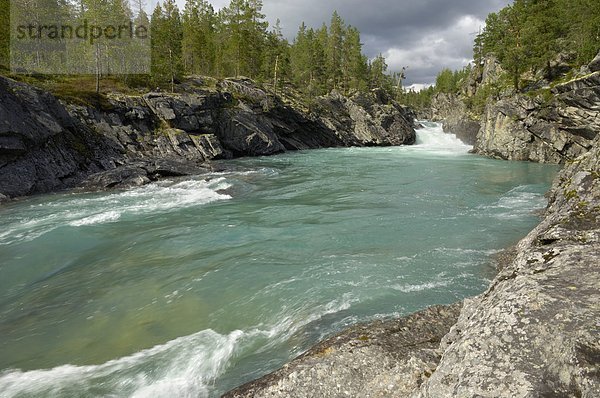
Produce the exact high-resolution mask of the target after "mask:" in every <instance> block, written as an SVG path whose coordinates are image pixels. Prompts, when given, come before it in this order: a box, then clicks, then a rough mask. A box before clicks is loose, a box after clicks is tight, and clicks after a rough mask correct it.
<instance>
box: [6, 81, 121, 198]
mask: <svg viewBox="0 0 600 398" xmlns="http://www.w3.org/2000/svg"><path fill="white" fill-rule="evenodd" d="M103 154H105V155H106V156H114V157H118V153H116V152H115V151H113V150H112V148H111V147H110V146H108V145H106V143H105V142H104V140H103V139H102V138H101V137H99V136H98V135H97V134H94V132H93V131H92V130H90V129H89V128H87V127H86V126H85V125H83V124H82V123H81V122H79V121H78V120H77V119H75V118H73V117H71V115H69V113H68V112H67V111H66V109H65V108H64V107H63V106H62V104H60V103H59V102H58V101H57V100H56V98H54V97H53V96H52V95H50V94H48V93H45V92H43V91H41V90H38V89H35V88H33V87H31V86H29V85H27V84H23V83H17V82H15V81H12V80H9V79H5V78H1V77H0V195H2V196H3V197H15V196H23V195H28V194H32V193H36V192H46V191H49V190H56V189H62V188H65V187H68V186H72V185H74V184H76V183H78V182H79V181H81V179H82V178H83V177H84V176H85V175H87V174H91V173H94V172H96V171H100V170H102V168H103V166H102V164H101V161H100V159H102V156H103Z"/></svg>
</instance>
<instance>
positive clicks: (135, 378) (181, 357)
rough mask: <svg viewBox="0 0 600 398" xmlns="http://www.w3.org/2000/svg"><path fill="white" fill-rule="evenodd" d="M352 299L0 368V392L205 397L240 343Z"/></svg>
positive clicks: (286, 329)
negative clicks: (120, 349) (98, 355)
mask: <svg viewBox="0 0 600 398" xmlns="http://www.w3.org/2000/svg"><path fill="white" fill-rule="evenodd" d="M352 302H353V299H352V297H351V296H349V295H344V297H342V298H341V299H339V300H334V301H331V302H329V303H327V304H324V305H322V306H319V307H317V308H315V309H314V312H313V313H312V314H310V315H309V316H307V317H302V318H300V317H297V318H296V319H294V318H293V316H292V315H289V316H287V317H285V318H283V319H280V320H279V321H278V322H277V323H276V324H274V325H271V326H267V327H265V326H264V325H259V326H257V327H256V328H253V329H250V330H246V331H242V330H234V331H232V332H230V333H227V334H220V333H217V332H215V331H214V330H211V329H207V330H202V331H200V332H198V333H195V334H192V335H189V336H184V337H179V338H177V339H174V340H171V341H169V342H167V343H165V344H161V345H157V346H155V347H153V348H150V349H146V350H142V351H139V352H137V353H135V354H132V355H129V356H126V357H122V358H119V359H114V360H111V361H108V362H105V363H103V364H100V365H87V366H76V365H61V366H57V367H55V368H52V369H42V370H31V371H21V370H7V371H4V372H3V373H0V397H2V398H12V397H17V396H23V395H26V396H44V397H62V396H86V397H99V396H110V397H136V398H163V397H164V398H167V397H169V398H170V397H207V396H210V395H214V381H215V380H216V379H217V378H218V377H219V376H220V375H222V374H223V372H224V371H225V370H226V369H227V367H228V366H229V364H230V363H231V360H232V359H233V358H234V357H235V356H236V355H239V354H240V353H241V352H243V351H244V349H246V350H248V349H251V350H253V351H254V352H260V351H265V350H267V349H268V348H269V347H273V346H275V345H277V344H279V343H283V342H285V341H286V340H288V339H289V338H290V337H291V336H292V335H293V334H294V333H296V332H298V331H299V330H300V329H301V328H302V327H304V326H306V325H308V324H309V323H311V322H313V321H316V320H318V319H320V318H321V317H323V316H325V315H327V314H331V313H336V312H339V311H342V310H345V309H348V308H350V306H351V304H352ZM257 346H258V347H259V348H258V349H257V348H256V347H257ZM252 347H254V348H252Z"/></svg>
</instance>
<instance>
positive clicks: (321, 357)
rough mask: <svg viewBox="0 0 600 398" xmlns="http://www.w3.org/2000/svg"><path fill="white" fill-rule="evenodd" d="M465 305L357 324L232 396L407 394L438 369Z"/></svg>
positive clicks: (229, 395)
mask: <svg viewBox="0 0 600 398" xmlns="http://www.w3.org/2000/svg"><path fill="white" fill-rule="evenodd" d="M460 307H461V304H460V303H458V304H454V305H451V306H435V307H430V308H428V309H426V310H423V311H420V312H417V313H415V314H412V315H409V316H407V317H404V318H399V319H395V320H389V321H376V322H373V323H370V324H364V325H357V326H354V327H351V328H350V329H347V330H345V331H344V332H342V333H340V334H338V335H336V336H333V337H331V338H330V339H327V340H325V341H324V342H322V343H320V344H318V345H317V346H315V347H313V348H312V349H311V350H310V351H308V352H307V353H305V354H303V355H302V356H300V357H299V358H297V359H295V360H294V361H292V362H290V363H288V364H287V365H285V366H284V367H283V368H281V369H280V370H277V371H275V372H273V373H271V374H269V375H266V376H264V377H262V378H260V379H258V380H256V381H253V382H250V383H248V384H245V385H243V386H241V387H238V388H236V389H235V390H233V391H230V392H229V393H227V394H225V395H224V397H226V398H260V397H297V398H321V397H382V398H383V397H393V396H406V395H407V394H409V393H410V392H412V391H414V390H415V389H416V388H418V386H419V385H420V384H421V383H423V381H424V380H426V379H427V378H428V377H429V376H430V375H431V374H432V373H433V372H434V371H435V368H436V364H437V363H438V362H439V359H440V354H441V352H440V351H439V350H438V346H439V342H440V339H441V338H442V336H443V335H444V334H445V333H447V331H448V330H449V328H450V326H451V325H452V324H453V323H454V322H455V321H456V318H457V316H458V313H459V311H460Z"/></svg>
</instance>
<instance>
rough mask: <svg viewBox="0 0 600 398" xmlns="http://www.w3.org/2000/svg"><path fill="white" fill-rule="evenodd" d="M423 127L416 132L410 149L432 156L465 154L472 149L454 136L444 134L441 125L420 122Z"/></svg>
mask: <svg viewBox="0 0 600 398" xmlns="http://www.w3.org/2000/svg"><path fill="white" fill-rule="evenodd" d="M419 123H421V125H422V126H423V127H422V128H420V129H417V130H416V133H417V140H416V143H415V145H413V146H411V147H410V148H413V149H416V150H419V151H426V152H430V153H434V154H445V155H448V154H465V153H467V152H469V151H470V150H471V149H472V148H473V147H472V146H470V145H467V144H465V143H464V142H462V141H461V140H459V139H458V138H456V135H454V134H449V133H445V132H444V130H443V128H442V124H441V123H435V122H426V121H420V122H419Z"/></svg>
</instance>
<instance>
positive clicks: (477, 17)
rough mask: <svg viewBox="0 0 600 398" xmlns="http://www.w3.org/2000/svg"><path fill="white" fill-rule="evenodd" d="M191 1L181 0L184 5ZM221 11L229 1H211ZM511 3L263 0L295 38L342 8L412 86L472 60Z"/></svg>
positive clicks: (369, 47)
mask: <svg viewBox="0 0 600 398" xmlns="http://www.w3.org/2000/svg"><path fill="white" fill-rule="evenodd" d="M184 1H185V0H178V2H180V5H181V6H183V3H184ZM209 1H210V2H211V3H212V4H213V6H214V7H215V9H218V8H220V7H222V6H224V5H227V4H228V3H229V0H212V1H211V0H209ZM509 2H510V1H509V0H263V4H264V7H263V13H264V14H266V15H267V19H268V20H269V22H270V23H271V25H274V23H275V21H276V19H277V18H279V19H280V20H281V26H282V28H283V33H284V35H285V36H286V37H287V38H289V39H290V40H291V39H292V38H293V37H294V35H295V34H296V32H297V30H298V26H299V25H300V23H301V22H302V21H304V22H305V23H306V24H307V26H310V27H315V28H318V27H320V26H321V24H322V23H323V22H327V23H328V24H329V20H330V17H331V14H332V13H333V11H334V10H337V11H338V13H339V14H340V16H341V17H342V18H343V19H344V20H345V21H346V23H347V24H350V25H353V26H356V27H357V28H358V29H359V30H360V32H361V34H362V41H363V43H364V51H365V53H366V54H367V56H369V57H370V58H372V57H375V56H376V55H377V54H379V53H381V54H383V55H384V56H385V57H386V60H387V63H388V65H389V70H390V71H398V70H401V69H402V67H403V66H408V70H407V72H406V77H407V81H406V84H407V85H411V84H430V83H432V82H433V81H434V80H435V76H436V75H437V73H438V72H439V71H440V70H441V69H442V68H444V67H448V68H451V69H458V68H461V67H462V66H464V65H466V64H467V63H468V62H469V61H470V60H471V58H472V43H473V39H474V37H475V34H476V33H477V32H478V31H479V29H480V28H482V27H483V25H484V21H485V17H486V16H487V14H489V13H490V12H493V11H498V10H499V9H501V8H502V7H504V6H505V5H507V4H508V3H509Z"/></svg>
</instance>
